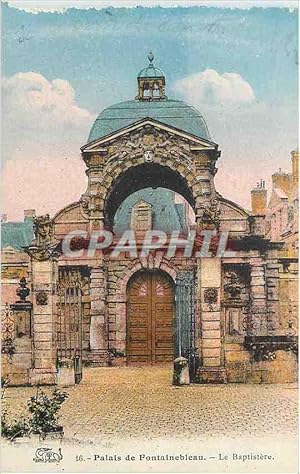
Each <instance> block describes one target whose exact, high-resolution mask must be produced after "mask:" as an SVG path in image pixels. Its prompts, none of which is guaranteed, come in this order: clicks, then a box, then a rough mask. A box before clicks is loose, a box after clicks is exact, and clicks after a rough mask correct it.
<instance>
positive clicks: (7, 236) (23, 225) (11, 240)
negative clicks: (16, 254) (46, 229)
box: [1, 219, 34, 250]
mask: <svg viewBox="0 0 300 474" xmlns="http://www.w3.org/2000/svg"><path fill="white" fill-rule="evenodd" d="M33 237H34V234H33V220H32V219H26V220H25V221H24V222H2V224H1V248H4V247H13V248H14V249H16V250H22V247H26V246H27V245H29V244H30V243H31V241H32V240H33Z"/></svg>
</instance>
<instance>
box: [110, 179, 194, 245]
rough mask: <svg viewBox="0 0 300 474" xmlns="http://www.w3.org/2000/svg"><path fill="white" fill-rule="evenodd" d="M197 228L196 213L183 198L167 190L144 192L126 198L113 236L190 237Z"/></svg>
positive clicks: (120, 208) (116, 219)
mask: <svg viewBox="0 0 300 474" xmlns="http://www.w3.org/2000/svg"><path fill="white" fill-rule="evenodd" d="M194 225H195V212H194V210H193V208H192V207H191V205H190V204H189V203H188V201H187V200H186V199H185V198H184V197H182V196H181V195H180V194H177V193H175V192H174V191H170V190H169V189H166V188H160V187H159V188H156V189H153V188H144V189H141V190H139V191H135V192H134V193H132V194H130V196H127V198H126V199H125V200H124V201H123V202H122V203H121V204H120V206H119V207H118V209H117V212H116V214H115V217H114V226H113V232H114V234H115V235H118V236H120V235H122V233H123V232H125V231H126V230H128V229H133V230H135V231H146V230H150V229H152V230H161V231H163V232H165V233H166V234H168V235H169V234H171V232H173V231H177V232H179V233H180V234H187V233H188V231H189V229H190V228H191V227H193V226H194Z"/></svg>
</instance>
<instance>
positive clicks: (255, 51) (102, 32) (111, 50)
mask: <svg viewBox="0 0 300 474" xmlns="http://www.w3.org/2000/svg"><path fill="white" fill-rule="evenodd" d="M12 3H13V2H12ZM48 3H49V2H48ZM50 4H51V2H50ZM53 4H54V2H53ZM96 6H97V9H85V10H81V9H75V8H70V9H67V10H65V11H64V12H60V11H58V12H41V13H39V14H33V13H31V12H28V11H24V10H21V9H17V8H13V7H10V6H8V5H7V4H4V5H3V6H2V24H3V33H2V34H3V60H2V74H3V76H4V78H5V81H6V83H5V85H4V89H3V101H4V112H5V111H7V109H8V115H9V116H8V124H7V126H5V125H4V130H3V136H4V148H3V156H4V159H5V161H10V162H12V161H14V162H15V161H16V160H18V163H19V165H20V166H21V162H22V160H24V162H25V161H26V160H27V162H28V161H30V160H32V161H33V162H34V160H36V158H37V157H38V160H39V161H40V160H41V159H43V160H46V161H52V162H53V161H54V160H57V159H58V158H59V155H60V153H61V154H62V155H61V157H63V159H67V158H66V157H68V160H71V159H73V160H74V163H75V160H76V162H77V161H78V160H79V158H78V150H79V146H80V145H83V144H84V143H85V141H86V137H87V135H88V130H89V128H90V126H91V125H92V122H93V120H94V118H95V116H96V114H97V113H99V112H100V111H101V109H103V108H104V107H107V106H109V105H111V104H112V103H115V102H119V101H122V100H127V99H131V98H134V96H135V94H136V75H137V72H138V70H139V69H140V68H142V67H143V66H144V65H146V64H147V59H146V57H147V54H148V52H149V50H152V51H153V53H154V55H155V64H156V65H157V66H159V67H161V68H162V69H163V70H164V72H165V74H166V78H167V95H168V96H169V97H174V98H179V99H184V100H186V101H188V102H190V103H191V102H192V103H193V104H194V105H196V107H197V108H198V109H199V110H200V111H201V113H202V114H203V115H204V117H205V118H206V121H207V124H208V127H209V130H210V133H211V136H212V138H213V140H214V141H215V142H217V143H219V144H220V148H221V149H222V158H221V159H220V163H219V164H220V170H219V173H218V175H217V183H218V182H219V184H220V188H221V191H222V193H223V194H225V195H227V196H228V197H229V198H231V199H234V200H236V201H237V202H240V203H241V204H243V205H245V206H246V207H247V203H248V202H249V192H250V189H251V187H252V186H253V185H254V184H255V182H256V180H258V179H259V178H260V177H262V178H264V179H266V180H267V181H268V175H270V174H271V173H272V172H274V171H276V168H277V167H278V166H281V167H282V168H283V169H288V168H289V166H290V156H289V153H290V151H291V150H292V149H294V148H295V146H296V145H297V118H296V114H297V87H298V85H297V68H298V66H297V28H298V26H297V14H298V13H297V11H296V10H294V11H293V10H292V9H288V8H278V7H277V8H251V9H237V8H234V9H230V8H216V7H186V8H181V7H177V8H160V7H153V8H144V7H137V8H112V7H107V8H102V9H101V8H99V3H98V4H96ZM207 71H208V72H207ZM212 71H213V72H212ZM20 73H23V75H21V76H18V75H20ZM28 73H35V74H36V76H29V75H28ZM228 73H229V74H234V75H235V76H230V75H229V76H228ZM26 74H27V75H26ZM40 76H42V79H41V77H40ZM236 78H237V81H236ZM44 80H45V81H46V82H47V81H48V82H47V83H46V82H43V81H44ZM56 80H59V81H61V82H60V83H57V82H55V81H56ZM32 81H33V82H34V83H37V82H38V83H39V84H41V81H42V82H43V85H42V86H41V85H39V87H42V88H44V89H43V90H44V91H45V90H48V89H47V87H48V88H50V89H51V94H52V93H53V90H54V89H55V94H56V95H55V97H54V96H53V98H52V99H51V100H52V102H51V107H50V109H51V110H54V109H55V107H56V104H55V100H56V99H57V97H58V98H59V97H60V95H64V97H65V94H67V95H68V98H67V99H66V101H67V103H68V104H69V106H70V110H69V109H68V111H67V113H68V120H67V121H66V120H65V121H64V124H63V126H62V127H61V126H59V123H57V124H56V125H55V124H54V123H53V121H54V119H57V117H59V115H60V114H59V113H55V110H54V114H53V116H52V117H51V116H50V115H51V110H50V109H49V104H48V106H47V110H46V114H47V117H44V116H43V117H42V119H41V114H42V113H43V110H42V109H39V111H38V113H37V114H35V112H34V111H33V113H32V116H31V119H30V120H29V121H28V120H27V122H28V123H26V120H25V119H24V115H26V114H27V115H28V114H30V107H29V106H28V90H29V89H28V88H30V87H32ZM36 81H37V82H36ZM53 81H54V83H53ZM197 81H198V82H197ZM25 83H26V84H27V86H26V87H24V84H25ZM29 83H30V85H29ZM228 87H229V89H228ZM45 88H46V89H45ZM235 88H237V89H235ZM33 89H34V87H33ZM50 89H49V90H50ZM207 90H209V91H210V94H208V96H207V97H206V96H205V91H207ZM250 90H251V94H250V93H249V91H250ZM211 91H213V100H211V96H212V94H211ZM215 91H217V92H215ZM224 91H225V92H226V94H225V96H224ZM228 91H229V92H228ZM245 91H246V92H245ZM247 91H248V92H247ZM22 94H23V95H24V101H22ZM230 94H231V96H230ZM243 94H246V96H245V95H244V96H243ZM247 94H248V95H247ZM46 95H47V97H48V96H49V94H48V93H46ZM16 96H17V97H18V101H16V99H15V97H16ZM26 97H27V98H26ZM47 100H48V99H47ZM26 101H27V102H26ZM29 105H30V104H29ZM6 108H7V109H6ZM72 115H73V117H74V123H72ZM35 120H36V121H37V123H36V124H35ZM47 120H48V121H49V124H48V122H47ZM57 120H58V122H59V118H58V119H57ZM41 123H42V124H43V128H42V126H41ZM47 124H48V125H47ZM62 130H63V133H62ZM36 134H38V139H37V138H36ZM54 135H55V136H54ZM34 137H35V138H34ZM33 141H34V142H35V143H33ZM66 142H68V144H67V145H66ZM30 144H32V148H30ZM51 149H53V150H54V152H53V156H52V155H51ZM72 157H73V158H72ZM258 165H259V166H258ZM7 166H8V167H9V168H10V169H11V167H12V163H9V164H8V165H7ZM33 166H34V165H33ZM80 166H81V165H80ZM243 170H244V178H243V179H242V181H241V180H240V174H241V173H242V172H243ZM80 172H81V171H80ZM10 173H11V171H10ZM229 178H230V179H231V184H230V187H228V179H229ZM7 179H11V176H10V175H9V176H8V177H7ZM83 179H84V178H83ZM241 183H242V186H241V189H240V190H237V189H236V187H237V185H238V184H240V185H241ZM83 188H84V186H83ZM83 191H84V189H83ZM83 191H82V190H80V192H83ZM74 192H75V191H74ZM77 194H79V195H80V193H77ZM78 197H79V196H78ZM62 198H63V196H62ZM29 204H30V205H31V204H32V205H33V204H34V203H31V201H30V203H29ZM63 204H66V203H61V205H63ZM45 205H46V204H45ZM57 205H58V204H57ZM24 206H25V207H26V205H25V204H23V207H24ZM55 206H56V204H55V205H54V207H55ZM37 207H38V206H37ZM50 207H51V206H50ZM18 212H19V211H18Z"/></svg>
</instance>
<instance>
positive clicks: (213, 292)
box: [203, 288, 218, 306]
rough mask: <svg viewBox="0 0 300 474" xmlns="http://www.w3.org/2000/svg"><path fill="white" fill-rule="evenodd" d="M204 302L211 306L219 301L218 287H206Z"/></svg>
mask: <svg viewBox="0 0 300 474" xmlns="http://www.w3.org/2000/svg"><path fill="white" fill-rule="evenodd" d="M203 296H204V303H207V304H208V305H209V306H211V305H212V304H213V303H217V301H218V289H217V288H206V289H205V290H204V294H203Z"/></svg>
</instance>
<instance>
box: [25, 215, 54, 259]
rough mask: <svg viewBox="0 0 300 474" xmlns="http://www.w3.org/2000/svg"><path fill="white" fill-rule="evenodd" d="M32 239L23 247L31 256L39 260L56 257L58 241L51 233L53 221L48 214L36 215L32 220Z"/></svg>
mask: <svg viewBox="0 0 300 474" xmlns="http://www.w3.org/2000/svg"><path fill="white" fill-rule="evenodd" d="M33 231H34V236H35V238H34V240H33V241H32V243H31V245H30V246H29V247H26V248H24V250H25V252H27V253H28V254H29V255H30V256H31V257H32V258H34V259H35V260H39V261H44V260H49V259H52V258H58V256H59V255H60V252H59V250H58V248H57V247H58V241H57V240H56V239H55V238H54V235H53V221H52V220H51V219H50V216H49V214H45V215H43V216H39V217H36V218H35V219H34V222H33Z"/></svg>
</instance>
